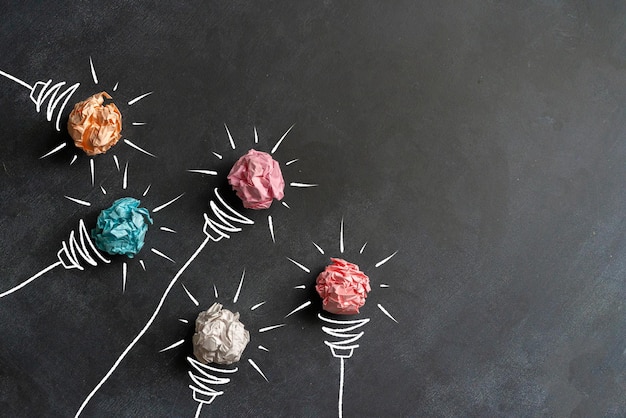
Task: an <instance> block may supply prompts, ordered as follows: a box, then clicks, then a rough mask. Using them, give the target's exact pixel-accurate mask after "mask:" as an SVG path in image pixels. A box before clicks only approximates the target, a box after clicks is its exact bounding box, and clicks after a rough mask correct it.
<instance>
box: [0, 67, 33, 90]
mask: <svg viewBox="0 0 626 418" xmlns="http://www.w3.org/2000/svg"><path fill="white" fill-rule="evenodd" d="M0 75H3V76H5V77H6V78H8V79H9V80H12V81H15V82H16V83H17V84H21V85H22V86H24V87H26V88H27V89H29V90H30V89H32V88H33V86H31V85H30V84H28V83H27V82H25V81H23V80H20V79H19V78H17V77H15V76H12V75H11V74H9V73H5V72H4V71H2V70H0Z"/></svg>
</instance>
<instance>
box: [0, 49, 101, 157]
mask: <svg viewBox="0 0 626 418" xmlns="http://www.w3.org/2000/svg"><path fill="white" fill-rule="evenodd" d="M90 60H91V59H90ZM0 75H2V76H4V77H6V78H8V79H9V80H12V81H15V82H16V83H18V84H19V85H21V86H23V87H26V88H27V89H28V90H30V96H29V97H30V100H31V101H32V102H33V103H34V104H35V111H36V112H37V113H39V112H41V110H42V106H43V105H44V104H45V103H46V101H47V102H48V106H47V107H45V112H46V119H47V120H48V121H49V122H52V118H54V114H55V112H56V121H55V127H56V130H57V131H59V132H60V131H61V115H62V114H63V110H64V109H65V106H67V103H68V101H69V100H70V98H71V97H72V95H73V94H74V92H75V91H76V90H77V89H78V87H80V83H75V84H72V85H71V86H69V87H66V84H67V83H66V82H65V81H61V82H59V83H56V84H52V80H48V81H37V82H36V83H35V84H33V85H30V84H28V83H27V82H25V81H24V80H20V79H19V78H17V77H15V76H13V75H11V74H9V73H7V72H4V71H2V70H0ZM57 151H58V150H57Z"/></svg>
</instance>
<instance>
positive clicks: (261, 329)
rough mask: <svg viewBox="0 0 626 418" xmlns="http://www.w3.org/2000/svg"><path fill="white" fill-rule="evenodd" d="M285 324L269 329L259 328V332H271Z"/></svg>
mask: <svg viewBox="0 0 626 418" xmlns="http://www.w3.org/2000/svg"><path fill="white" fill-rule="evenodd" d="M285 325H286V324H278V325H272V326H269V327H264V328H260V329H259V332H267V331H272V330H274V329H277V328H280V327H284V326H285Z"/></svg>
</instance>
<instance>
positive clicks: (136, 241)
mask: <svg viewBox="0 0 626 418" xmlns="http://www.w3.org/2000/svg"><path fill="white" fill-rule="evenodd" d="M140 204H141V202H140V201H139V200H137V199H133V198H132V197H124V198H122V199H118V200H116V201H115V202H113V205H112V206H111V207H110V208H108V209H105V210H103V211H102V212H100V215H99V216H98V220H97V222H96V227H95V228H94V229H92V230H91V237H92V238H93V240H94V242H95V244H96V247H98V248H99V249H100V250H102V251H104V252H106V253H108V254H111V255H115V254H123V255H125V256H127V257H129V258H133V257H134V256H135V255H137V253H139V251H140V250H141V248H142V247H143V243H144V239H145V237H146V232H147V231H148V224H152V223H153V222H152V219H151V218H150V212H149V211H148V209H146V208H140V207H139V205H140Z"/></svg>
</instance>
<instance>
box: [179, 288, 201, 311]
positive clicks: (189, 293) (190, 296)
mask: <svg viewBox="0 0 626 418" xmlns="http://www.w3.org/2000/svg"><path fill="white" fill-rule="evenodd" d="M180 285H181V286H182V287H183V290H184V291H185V293H187V297H189V299H191V301H192V302H193V304H194V305H196V306H200V303H199V302H198V299H196V298H194V297H193V295H192V294H191V292H189V290H187V287H186V286H185V285H184V284H182V283H181V284H180Z"/></svg>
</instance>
